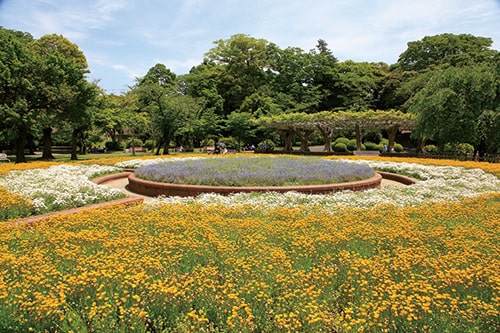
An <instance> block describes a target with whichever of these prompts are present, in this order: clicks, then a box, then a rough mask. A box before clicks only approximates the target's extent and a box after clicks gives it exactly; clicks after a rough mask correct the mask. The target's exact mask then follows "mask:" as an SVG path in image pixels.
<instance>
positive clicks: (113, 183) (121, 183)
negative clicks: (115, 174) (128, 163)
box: [102, 177, 152, 202]
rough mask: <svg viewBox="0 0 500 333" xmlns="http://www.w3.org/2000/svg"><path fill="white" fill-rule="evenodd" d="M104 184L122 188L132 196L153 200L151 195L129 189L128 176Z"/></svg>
mask: <svg viewBox="0 0 500 333" xmlns="http://www.w3.org/2000/svg"><path fill="white" fill-rule="evenodd" d="M102 185H108V186H111V187H114V188H117V189H120V190H122V192H124V193H126V194H127V195H130V196H136V197H141V198H143V199H144V202H150V201H151V200H152V198H151V197H148V196H145V195H142V194H137V193H134V192H131V191H129V190H128V189H127V185H128V178H127V177H124V178H118V179H113V180H109V181H107V182H104V183H102Z"/></svg>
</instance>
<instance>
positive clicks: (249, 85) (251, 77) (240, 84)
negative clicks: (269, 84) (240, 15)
mask: <svg viewBox="0 0 500 333" xmlns="http://www.w3.org/2000/svg"><path fill="white" fill-rule="evenodd" d="M214 44H215V47H213V48H212V49H210V51H208V52H207V53H206V54H205V57H206V62H213V63H215V64H216V65H219V66H222V68H223V69H224V70H223V71H222V72H221V73H220V77H219V79H218V91H219V93H220V94H221V96H223V98H224V116H226V115H228V114H229V113H231V112H232V111H235V110H237V109H239V108H240V106H241V103H242V102H243V100H244V99H245V98H246V97H247V96H250V95H251V94H253V93H255V92H256V91H257V90H258V89H259V87H261V86H262V85H264V84H266V74H265V69H266V68H267V67H268V45H269V43H268V42H267V41H266V40H265V39H256V38H253V37H250V36H248V35H244V34H236V35H233V36H231V38H229V39H228V40H217V41H215V42H214Z"/></svg>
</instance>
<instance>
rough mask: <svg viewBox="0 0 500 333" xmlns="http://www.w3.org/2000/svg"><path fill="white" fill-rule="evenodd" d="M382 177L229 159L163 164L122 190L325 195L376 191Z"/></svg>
mask: <svg viewBox="0 0 500 333" xmlns="http://www.w3.org/2000/svg"><path fill="white" fill-rule="evenodd" d="M381 180H382V176H380V175H379V174H376V173H375V171H374V169H373V168H371V167H369V166H367V165H363V164H354V163H349V162H339V161H329V160H318V159H306V158H291V157H234V158H204V159H190V160H183V161H179V160H164V161H162V162H159V163H154V164H147V165H144V166H141V167H139V168H138V169H137V170H136V171H135V173H134V174H133V175H130V176H129V185H128V188H129V189H130V190H131V191H133V192H136V193H140V194H144V195H148V196H158V195H168V196H197V195H199V194H203V193H219V194H230V193H235V192H269V191H273V192H288V191H297V192H302V193H309V194H312V193H316V194H320V193H331V192H335V191H341V190H346V189H349V190H355V191H360V190H366V189H370V188H375V187H378V186H380V182H381Z"/></svg>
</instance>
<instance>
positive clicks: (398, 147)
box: [394, 143, 403, 153]
mask: <svg viewBox="0 0 500 333" xmlns="http://www.w3.org/2000/svg"><path fill="white" fill-rule="evenodd" d="M394 151H395V152H398V153H400V152H402V151H403V145H402V144H399V143H395V144H394Z"/></svg>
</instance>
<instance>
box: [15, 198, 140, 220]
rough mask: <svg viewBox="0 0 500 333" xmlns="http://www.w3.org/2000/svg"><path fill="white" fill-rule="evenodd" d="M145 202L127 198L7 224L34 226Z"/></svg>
mask: <svg viewBox="0 0 500 333" xmlns="http://www.w3.org/2000/svg"><path fill="white" fill-rule="evenodd" d="M143 201H144V199H143V198H141V197H136V196H133V197H127V198H123V199H118V200H112V201H108V202H102V203H98V204H93V205H88V206H83V207H78V208H72V209H68V210H62V211H59V212H52V213H47V214H43V215H35V216H30V217H26V218H23V219H19V220H15V221H13V222H6V223H11V224H14V225H20V224H23V225H33V224H35V223H38V222H40V221H44V220H49V219H50V218H51V217H54V216H60V215H68V214H75V213H78V212H81V211H86V210H92V209H99V208H107V207H111V206H115V205H124V206H128V205H133V204H138V203H141V202H143Z"/></svg>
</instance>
